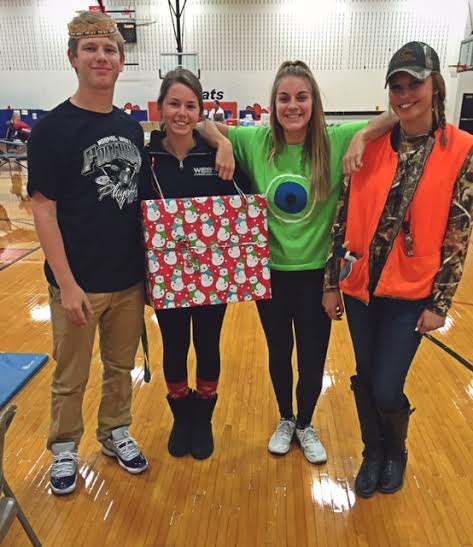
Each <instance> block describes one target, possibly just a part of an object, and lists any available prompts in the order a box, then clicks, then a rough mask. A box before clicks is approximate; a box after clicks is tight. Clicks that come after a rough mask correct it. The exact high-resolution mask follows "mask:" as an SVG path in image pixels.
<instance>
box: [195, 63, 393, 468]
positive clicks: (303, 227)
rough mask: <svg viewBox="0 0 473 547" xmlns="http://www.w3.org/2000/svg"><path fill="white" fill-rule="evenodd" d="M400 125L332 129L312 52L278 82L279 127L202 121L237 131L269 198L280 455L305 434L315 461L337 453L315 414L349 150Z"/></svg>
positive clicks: (273, 448) (354, 161)
mask: <svg viewBox="0 0 473 547" xmlns="http://www.w3.org/2000/svg"><path fill="white" fill-rule="evenodd" d="M392 125H393V120H392V116H387V115H382V116H379V117H378V118H377V119H376V120H373V121H372V122H370V124H368V126H367V125H366V123H355V124H347V125H343V126H338V127H330V128H327V127H326V123H325V117H324V112H323V107H322V101H321V97H320V92H319V89H318V86H317V83H316V82H315V79H314V77H313V74H312V72H311V70H310V69H309V67H308V66H307V65H306V64H305V63H303V62H302V61H295V62H291V61H288V62H285V63H283V64H282V65H281V67H280V68H279V70H278V72H277V74H276V78H275V81H274V83H273V87H272V92H271V127H227V126H226V125H222V124H213V123H212V122H205V125H204V127H203V129H202V132H203V133H204V135H205V136H206V137H207V138H208V139H209V142H210V144H213V145H215V146H216V145H217V144H222V139H223V138H224V137H228V139H229V141H230V142H231V145H232V146H233V152H234V154H235V157H236V159H237V161H238V162H239V164H240V165H241V166H242V167H243V168H244V169H245V170H246V172H247V173H248V175H249V176H250V179H251V182H252V190H253V191H254V192H258V193H264V194H266V196H267V199H268V224H269V232H270V252H271V283H272V299H271V300H265V301H259V302H257V306H258V312H259V315H260V319H261V323H262V326H263V329H264V333H265V336H266V341H267V344H268V350H269V370H270V374H271V380H272V383H273V387H274V392H275V394H276V399H277V402H278V406H279V412H280V415H281V419H280V422H279V424H278V425H277V427H276V430H275V432H274V433H273V435H272V436H271V439H270V441H269V444H268V450H269V451H270V452H272V453H274V454H285V453H287V452H288V451H289V449H290V447H291V441H292V439H293V437H294V435H295V436H296V438H297V439H298V441H299V443H300V445H301V447H302V449H303V451H304V455H305V457H306V458H307V459H308V460H309V461H310V462H312V463H322V462H325V461H326V459H327V454H326V451H325V448H324V446H323V444H322V442H321V441H320V439H319V437H318V435H317V433H316V431H315V429H314V427H313V426H312V425H311V421H312V415H313V413H314V410H315V406H316V403H317V400H318V398H319V395H320V392H321V389H322V380H323V371H324V364H325V358H326V354H327V347H328V341H329V337H330V327H331V322H330V319H329V317H328V316H327V314H326V313H325V311H324V309H323V307H322V305H321V301H322V283H323V273H324V267H325V262H326V257H327V248H328V242H329V237H330V229H331V225H332V220H333V216H334V214H335V208H336V204H337V199H338V195H339V193H340V188H341V183H342V179H343V173H342V158H343V155H344V154H345V152H346V151H347V149H348V146H349V144H350V141H351V140H352V138H353V139H354V140H353V142H352V144H351V145H350V146H351V150H352V152H353V153H352V154H351V156H350V157H349V158H348V159H347V160H346V168H347V169H350V168H355V169H356V168H357V166H359V165H360V157H361V153H362V150H363V148H364V144H365V142H366V141H368V140H370V139H372V138H375V137H377V136H379V135H381V134H383V133H384V132H385V131H387V130H388V129H389V128H390V127H391V126H392ZM217 128H218V130H217ZM355 134H356V135H355ZM222 148H223V147H222ZM222 148H221V149H222ZM218 161H219V156H218V155H217V163H218ZM218 167H219V166H218V165H217V169H218ZM293 332H295V341H296V347H297V365H298V373H299V379H298V383H297V387H296V398H297V417H296V416H295V414H294V411H293V401H292V394H293V370H292V351H293V348H294V335H293Z"/></svg>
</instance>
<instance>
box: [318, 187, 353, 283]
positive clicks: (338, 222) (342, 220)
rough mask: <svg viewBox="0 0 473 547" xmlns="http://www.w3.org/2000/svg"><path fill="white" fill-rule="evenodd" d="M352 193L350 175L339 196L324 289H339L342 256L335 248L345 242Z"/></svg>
mask: <svg viewBox="0 0 473 547" xmlns="http://www.w3.org/2000/svg"><path fill="white" fill-rule="evenodd" d="M349 195H350V177H345V178H344V179H343V187H342V191H341V192H340V197H339V198H338V203H337V209H336V212H335V220H334V222H333V226H332V234H331V237H330V244H329V248H328V256H327V262H326V265H325V275H324V291H325V292H329V291H337V290H338V279H339V277H340V258H338V257H337V256H335V254H334V252H333V249H334V247H336V246H338V245H343V243H345V233H346V230H347V211H348V198H349Z"/></svg>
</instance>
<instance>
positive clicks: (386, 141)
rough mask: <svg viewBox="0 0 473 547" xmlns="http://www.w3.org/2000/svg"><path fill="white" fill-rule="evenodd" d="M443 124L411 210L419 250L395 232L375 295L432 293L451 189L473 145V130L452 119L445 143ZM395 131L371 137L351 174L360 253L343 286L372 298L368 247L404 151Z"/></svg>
mask: <svg viewBox="0 0 473 547" xmlns="http://www.w3.org/2000/svg"><path fill="white" fill-rule="evenodd" d="M440 135H441V133H440V130H439V129H438V130H437V131H436V132H435V144H434V147H433V149H432V152H431V154H430V156H429V157H428V158H427V161H426V164H425V168H424V172H423V173H422V175H421V178H420V180H419V183H418V186H417V189H416V191H415V194H414V197H413V199H412V202H411V204H410V206H409V208H408V210H410V233H411V236H412V239H413V243H414V248H413V250H414V255H413V256H408V255H407V252H406V244H405V234H404V232H403V230H402V228H401V230H400V231H399V233H398V235H397V236H396V238H395V240H394V243H393V246H392V248H391V251H390V253H389V255H388V258H387V261H386V263H385V265H384V268H383V271H382V273H381V276H380V278H379V281H378V284H377V286H376V287H375V290H374V295H375V296H384V297H392V298H401V299H405V300H419V299H421V298H426V297H427V296H430V294H431V293H432V284H433V280H434V277H435V275H436V274H437V272H438V270H439V268H440V265H441V249H442V243H443V240H444V236H445V230H446V228H447V222H448V217H449V212H450V206H451V201H452V192H453V187H454V184H455V181H456V179H457V177H458V175H459V172H460V169H461V167H462V165H463V163H464V161H465V159H466V156H467V155H468V152H469V151H470V149H471V147H472V146H473V135H470V134H469V133H466V132H465V131H460V130H459V129H457V128H455V127H453V126H452V125H450V124H447V127H446V135H447V138H448V144H447V146H446V147H445V148H442V147H441V145H440ZM390 136H391V135H390V133H387V134H386V135H383V136H382V137H380V138H378V139H376V140H374V141H372V142H371V143H369V144H368V145H367V146H366V149H365V152H364V154H363V168H362V169H361V170H360V171H359V172H357V173H355V174H354V175H352V177H351V183H350V196H349V204H348V217H347V230H346V236H345V239H346V241H349V245H348V248H349V250H350V252H352V253H353V252H354V253H356V254H357V255H358V256H359V257H360V258H359V260H358V261H357V262H354V263H353V265H352V272H351V274H350V275H349V276H348V277H347V278H346V279H345V280H343V281H342V282H341V283H340V287H341V289H342V291H343V292H344V293H346V294H349V295H351V296H354V297H355V298H358V299H359V300H362V301H364V302H368V301H369V298H370V295H369V291H368V285H369V249H370V244H371V242H372V240H373V237H374V235H375V233H376V229H377V227H378V224H379V220H380V218H381V215H382V213H383V210H384V207H385V204H386V199H387V197H388V194H389V191H390V190H391V185H392V182H393V179H394V176H395V174H396V170H397V166H398V159H399V156H398V154H397V152H395V151H394V150H393V148H392V146H391V143H390Z"/></svg>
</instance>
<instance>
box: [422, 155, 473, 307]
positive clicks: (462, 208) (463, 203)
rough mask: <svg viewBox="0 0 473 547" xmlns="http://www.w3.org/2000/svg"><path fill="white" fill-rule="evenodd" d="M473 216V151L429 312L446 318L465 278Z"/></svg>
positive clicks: (459, 183)
mask: <svg viewBox="0 0 473 547" xmlns="http://www.w3.org/2000/svg"><path fill="white" fill-rule="evenodd" d="M472 214H473V148H472V149H471V150H470V152H469V153H468V156H467V157H466V160H465V162H464V164H463V166H462V168H461V170H460V174H459V176H458V178H457V180H456V182H455V186H454V189H453V196H452V204H451V207H450V214H449V218H448V224H447V230H446V232H445V238H444V240H443V245H442V265H441V266H440V269H439V271H438V273H437V275H436V276H435V279H434V284H433V289H432V298H431V302H430V304H429V305H428V306H427V309H429V310H430V311H432V312H434V313H436V314H438V315H441V316H442V317H445V316H446V315H447V312H448V310H449V308H450V306H451V305H452V300H453V296H454V294H455V292H456V290H457V287H458V283H459V282H460V280H461V277H462V275H463V266H464V263H465V259H466V253H467V251H468V244H469V241H470V235H471V227H472V223H471V217H472Z"/></svg>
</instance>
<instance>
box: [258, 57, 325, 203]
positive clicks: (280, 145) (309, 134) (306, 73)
mask: <svg viewBox="0 0 473 547" xmlns="http://www.w3.org/2000/svg"><path fill="white" fill-rule="evenodd" d="M286 76H296V77H298V78H305V79H306V80H307V82H308V83H309V87H310V92H311V96H312V114H311V116H310V119H309V123H308V125H307V131H306V135H305V139H304V147H303V154H302V165H301V168H303V167H304V165H305V164H306V163H308V164H309V166H310V180H311V183H312V187H313V189H314V196H315V197H316V199H318V200H322V201H323V200H325V199H327V198H328V196H329V194H330V147H329V141H328V136H327V131H326V125H325V115H324V110H323V106H322V99H321V97H320V91H319V87H318V85H317V83H316V81H315V78H314V75H313V74H312V71H311V70H310V68H309V67H308V66H307V65H306V63H304V62H303V61H286V62H284V63H283V64H282V65H281V66H280V67H279V69H278V71H277V73H276V77H275V79H274V82H273V87H272V89H271V116H270V120H271V130H272V138H273V146H272V149H271V152H270V155H269V160H270V161H276V160H277V157H278V155H279V154H280V153H281V152H282V151H283V149H284V147H285V146H286V139H285V137H284V130H283V128H282V126H281V124H280V123H279V121H278V118H277V114H276V97H277V92H278V88H279V84H280V83H281V80H282V79H283V78H285V77H286Z"/></svg>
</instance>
